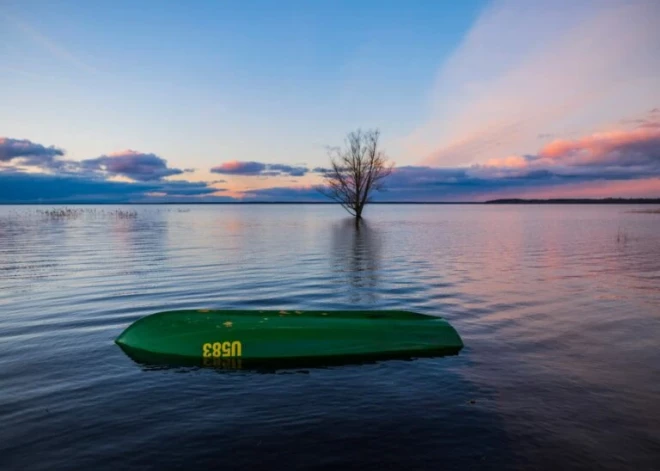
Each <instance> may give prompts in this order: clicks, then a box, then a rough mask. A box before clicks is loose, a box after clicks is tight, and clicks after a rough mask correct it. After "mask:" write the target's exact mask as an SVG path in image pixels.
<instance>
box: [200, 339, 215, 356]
mask: <svg viewBox="0 0 660 471" xmlns="http://www.w3.org/2000/svg"><path fill="white" fill-rule="evenodd" d="M202 352H203V356H204V358H211V356H212V355H211V353H212V352H213V347H212V346H211V344H210V343H205V344H204V345H202Z"/></svg>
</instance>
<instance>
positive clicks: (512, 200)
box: [0, 198, 660, 206]
mask: <svg viewBox="0 0 660 471" xmlns="http://www.w3.org/2000/svg"><path fill="white" fill-rule="evenodd" d="M268 204H278V205H310V204H315V205H316V204H334V205H337V204H338V203H335V202H333V201H163V202H157V201H153V202H107V201H91V202H90V201H86V202H72V201H67V202H61V201H60V202H58V201H54V202H16V203H0V205H1V206H27V205H31V206H48V205H58V206H66V205H77V206H78V205H87V206H89V205H95V206H99V205H132V206H148V205H268ZM369 204H373V205H378V204H390V205H392V204H399V205H401V204H402V205H411V204H416V205H422V204H423V205H457V204H461V205H466V204H469V205H483V204H660V198H601V199H588V198H585V199H582V198H556V199H521V198H510V199H495V200H487V201H374V202H372V203H369Z"/></svg>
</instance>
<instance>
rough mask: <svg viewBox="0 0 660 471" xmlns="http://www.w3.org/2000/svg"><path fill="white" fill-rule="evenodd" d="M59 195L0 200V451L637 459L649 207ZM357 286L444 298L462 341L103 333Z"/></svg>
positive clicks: (357, 463) (421, 464) (317, 302)
mask: <svg viewBox="0 0 660 471" xmlns="http://www.w3.org/2000/svg"><path fill="white" fill-rule="evenodd" d="M72 207H73V206H72ZM80 208H83V209H85V210H86V212H85V213H84V214H82V215H80V216H79V217H71V218H57V217H56V218H53V217H48V216H45V215H44V214H41V213H39V212H38V210H46V209H51V208H50V207H36V206H33V207H30V206H14V207H12V206H0V385H1V388H0V424H1V425H0V468H1V469H3V470H4V469H8V470H14V469H15V470H27V469H29V470H32V469H48V470H53V469H74V468H75V469H95V470H97V469H113V470H114V469H138V468H139V469H150V468H151V469H158V470H162V469H179V468H180V469H184V468H185V469H208V468H210V467H217V468H219V469H244V470H249V469H273V468H277V469H314V470H316V469H406V470H408V469H432V470H439V469H443V470H448V469H461V470H466V469H516V470H529V469H540V470H557V469H562V470H567V469H585V470H586V469H606V470H609V469H612V470H620V469H636V470H642V469H643V470H647V469H648V470H650V469H659V463H660V348H659V344H660V214H636V213H632V212H630V210H631V209H635V208H634V207H624V206H371V207H369V208H368V209H367V211H366V217H367V220H366V224H365V225H364V226H363V227H362V229H360V231H356V230H355V228H354V225H352V224H351V223H350V221H349V220H347V219H346V216H345V215H346V213H344V212H342V211H343V210H341V208H338V207H334V206H311V205H310V206H266V205H263V206H247V207H245V206H137V207H136V206H130V207H119V206H117V207H112V206H100V207H89V206H87V207H80ZM116 209H123V210H128V211H136V212H137V216H136V217H130V218H122V217H117V216H116V215H114V214H111V212H112V211H114V210H116ZM360 307H364V308H370V309H373V308H400V309H406V310H415V311H418V312H423V313H427V314H435V315H442V316H444V317H446V318H447V319H449V320H450V322H451V323H452V324H453V325H454V326H455V327H456V328H457V329H458V331H459V332H460V334H461V335H462V337H463V339H464V341H465V343H466V347H465V349H464V350H463V351H462V352H461V353H460V355H458V356H454V357H444V358H433V359H421V360H416V361H390V362H382V363H378V364H372V365H355V366H343V367H334V368H328V369H309V370H305V371H297V370H296V371H280V372H276V373H273V374H260V373H250V372H222V371H216V370H210V369H197V370H195V369H174V368H173V369H153V368H151V369H150V368H146V367H143V366H140V365H137V364H136V363H134V362H132V361H131V360H130V359H129V358H128V357H127V356H126V355H125V354H124V353H123V352H122V351H121V350H120V349H119V348H118V347H117V346H116V345H115V344H114V343H113V340H114V338H115V337H116V336H117V335H119V333H120V332H121V331H122V330H123V329H124V328H125V327H127V326H128V325H129V324H130V323H131V322H132V321H135V320H136V319H138V318H140V317H141V316H144V315H147V314H150V313H153V312H157V311H159V310H166V309H173V308H191V309H196V308H218V309H230V308H250V309H252V308H268V309H343V308H360Z"/></svg>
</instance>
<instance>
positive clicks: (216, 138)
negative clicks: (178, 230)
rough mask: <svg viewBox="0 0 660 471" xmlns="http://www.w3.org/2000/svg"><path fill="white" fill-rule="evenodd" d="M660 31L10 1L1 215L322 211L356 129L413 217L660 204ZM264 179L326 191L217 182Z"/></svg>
mask: <svg viewBox="0 0 660 471" xmlns="http://www.w3.org/2000/svg"><path fill="white" fill-rule="evenodd" d="M576 3H577V5H576ZM658 21H660V4H659V3H658V2H656V1H653V0H648V1H646V0H639V1H635V0H633V1H632V2H624V1H616V0H600V1H595V0H594V1H589V0H585V1H584V2H568V1H563V0H558V1H553V2H550V1H539V2H525V1H523V0H518V1H516V0H507V1H484V0H478V1H477V0H469V1H462V2H453V1H434V2H431V1H429V2H400V1H399V2H383V1H380V2H375V1H360V2H348V1H345V2H339V1H333V2H329V1H326V2H321V1H319V2H286V1H281V2H279V1H278V2H275V1H271V2H265V1H260V2H256V1H250V2H238V1H237V2H228V1H227V2H223V1H192V2H174V1H158V2H157V1H141V2H127V1H113V2H110V1H94V2H73V1H58V2H52V1H36V0H23V1H13V0H5V1H4V2H3V3H2V5H0V139H4V140H3V141H0V201H5V202H15V201H32V200H35V195H38V196H39V198H37V199H38V200H39V201H55V200H61V199H62V198H65V199H66V198H68V200H69V201H77V200H81V201H82V200H85V199H86V198H91V196H90V194H89V192H87V193H86V192H84V191H82V190H81V189H80V188H92V187H93V186H94V184H98V185H99V186H98V191H96V192H95V193H94V198H98V199H101V200H102V199H103V198H104V195H106V196H107V199H108V200H116V199H117V198H118V196H117V194H122V195H124V197H123V200H127V201H137V200H145V199H151V200H164V199H168V198H169V199H176V198H179V199H181V198H187V199H194V198H203V199H206V200H212V199H214V198H215V199H218V200H222V199H226V198H237V199H255V198H256V199H291V200H299V199H301V198H302V199H304V198H311V199H315V198H316V197H317V195H315V193H314V192H313V191H311V190H310V187H311V186H312V185H314V184H316V183H318V182H319V181H320V180H319V178H320V177H319V175H318V174H315V173H314V172H312V171H311V169H313V168H314V167H318V166H323V165H327V161H328V158H327V155H326V153H325V150H324V146H326V145H337V144H341V142H342V140H343V138H344V136H345V135H346V133H347V132H349V131H351V130H354V129H356V128H359V127H362V128H379V129H380V131H381V133H382V144H383V146H384V148H385V150H386V151H387V153H388V155H390V157H391V158H392V160H394V161H395V162H396V164H397V168H398V169H399V170H398V172H399V175H396V174H395V175H393V177H394V178H393V179H392V180H393V182H394V183H396V182H402V181H404V180H405V181H409V178H408V177H410V176H411V175H417V176H419V179H418V180H416V184H414V185H412V186H410V187H396V186H394V187H392V190H393V192H392V193H390V194H389V195H388V196H392V195H396V198H398V199H403V200H405V199H411V198H413V199H415V198H420V197H423V198H424V199H428V200H451V199H465V198H469V199H484V198H487V197H490V196H493V195H500V194H501V195H506V196H510V195H513V194H515V195H518V194H521V195H522V193H520V191H521V188H522V189H524V190H525V193H524V196H528V195H538V196H543V195H544V194H547V195H552V196H557V195H565V196H600V195H601V193H602V196H610V195H614V196H616V195H620V196H626V195H629V196H660V183H659V182H660V180H658V177H659V176H660V168H659V167H660V163H659V162H658V156H657V153H656V152H655V149H656V147H655V146H656V144H657V143H658V142H660V141H659V140H658V138H659V136H657V135H656V134H657V132H656V131H657V130H658V129H659V128H658V127H655V124H657V121H658V119H659V117H658V113H655V112H654V111H653V110H654V109H656V108H657V107H658V106H660V90H659V86H658V83H660V74H659V72H660V63H659V62H658V61H659V59H658V57H660V47H659V46H658V45H659V44H660V36H659V35H658V32H657V24H658ZM613 31H615V32H616V33H617V34H612V32H613ZM635 120H637V122H635ZM640 127H642V128H643V130H642V131H640ZM612 133H619V134H612ZM620 133H628V134H625V135H622V134H620ZM630 133H632V134H630ZM594 136H596V137H594ZM598 136H600V137H598ZM631 136H632V137H631ZM590 139H591V140H590ZM594 139H595V141H594ZM603 139H604V141H603ZM558 140H564V141H571V142H574V143H575V145H574V146H572V147H571V146H568V147H566V148H567V149H569V150H568V151H567V152H568V153H567V154H565V155H561V156H556V155H554V154H552V153H551V152H550V153H548V152H547V149H546V147H547V146H549V145H551V144H552V143H553V142H554V141H558ZM640 145H642V147H644V149H650V151H649V152H650V153H648V155H646V154H645V159H642V160H643V166H642V167H639V165H638V166H637V167H638V171H637V172H636V173H635V172H630V171H628V172H618V173H617V172H615V170H616V169H615V168H614V167H617V168H618V167H621V168H623V167H626V168H628V170H629V167H631V165H629V164H628V163H627V162H629V161H630V159H635V158H637V157H635V156H633V155H632V154H631V153H633V151H634V152H638V150H639V147H640ZM36 146H41V148H39V147H36ZM50 146H54V147H55V148H57V149H60V150H61V151H62V152H61V154H62V155H60V153H59V152H58V153H52V152H51V153H50V154H49V152H48V151H43V150H38V151H35V149H48V148H49V147H50ZM26 152H27V154H26ZM29 152H37V154H30V153H29ZM576 153H579V154H580V156H579V157H580V159H582V160H580V159H578V160H579V162H578V163H577V164H576V155H577V154H576ZM550 154H552V157H548V156H549V155H550ZM569 154H570V155H569ZM586 154H589V155H586ZM614 154H616V156H615V157H616V158H614V157H613V156H614ZM3 155H4V157H3ZM635 155H636V154H635ZM533 156H536V157H539V156H545V157H543V158H534V157H533ZM44 159H45V160H44ZM506 159H509V160H506ZM613 159H614V160H613ZM63 161H65V162H64V163H63ZM593 161H598V162H600V164H598V165H594V164H593ZM635 161H636V162H637V160H635ZM58 162H59V163H58ZM66 162H68V163H66ZM251 162H252V163H254V162H257V163H260V164H264V165H266V166H268V165H271V166H272V165H276V166H277V165H279V166H282V167H281V168H284V167H297V168H301V167H303V168H308V169H309V170H310V171H309V172H303V174H302V175H301V174H300V172H297V173H296V172H294V173H295V174H291V172H288V173H287V172H286V171H285V172H282V173H281V174H280V175H274V174H273V172H270V173H269V174H268V175H255V174H254V173H245V174H241V173H240V172H238V173H237V172H235V171H234V172H231V173H218V171H217V170H218V169H222V168H226V165H227V164H228V163H230V164H232V165H233V167H232V168H248V167H249V163H251ZM590 162H591V163H590ZM603 162H605V164H603ZM223 165H224V166H225V167H223ZM241 165H243V166H244V167H241ZM213 168H215V169H216V171H211V169H213ZM420 168H423V169H429V170H428V171H427V172H422V173H420V172H419V169H420ZM585 168H587V170H585ZM136 169H137V170H136ZM457 170H460V172H459V173H460V174H461V175H466V177H465V178H469V179H470V182H469V184H467V183H466V182H465V181H463V180H461V179H455V180H454V181H449V180H447V178H446V175H448V174H450V173H451V172H454V171H457ZM539 170H543V171H545V172H546V174H548V173H547V172H550V173H549V174H548V175H550V177H552V178H548V179H547V180H539V179H538V175H540V174H539V173H538V172H539ZM152 171H153V173H150V172H152ZM514 171H517V172H518V173H517V174H516V175H515V178H518V179H521V178H522V179H525V177H526V176H529V175H532V174H533V175H536V177H535V178H529V179H528V180H525V181H526V183H525V184H524V185H523V186H522V187H521V186H520V185H518V184H512V183H511V178H512V172H514ZM447 172H449V173H447ZM461 172H462V173H461ZM502 172H504V173H506V175H505V177H506V178H503V177H502V175H501V174H502ZM521 172H522V173H521ZM533 172H536V173H533ZM136 175H137V176H138V177H137V178H136ZM421 175H426V176H428V175H436V176H437V178H436V179H435V180H431V181H429V180H428V179H427V178H421ZM452 175H454V174H452ZM404 176H405V177H406V178H404ZM568 177H570V178H568ZM79 179H82V180H84V182H81V180H79ZM438 179H439V180H438ZM10 180H11V181H13V182H14V183H13V184H11V185H10V184H9V182H10ZM3 181H5V182H6V184H5V185H4V189H1V187H2V186H3V183H2V182H3ZM19 181H20V182H21V184H20V185H17V183H16V182H19ZM517 181H519V180H517ZM30 182H32V184H33V185H34V186H35V188H34V189H30V191H27V190H26V191H25V193H24V194H22V190H21V188H27V187H28V186H29V185H30ZM72 182H73V183H72ZM172 182H178V183H176V185H178V186H177V188H182V187H183V186H185V185H186V184H189V186H190V188H191V190H190V192H181V191H179V192H178V193H171V192H170V190H171V187H172V185H171V183H172ZM186 182H188V183H186ZM482 183H483V185H482ZM113 185H117V186H116V187H113ZM131 185H135V186H131ZM139 185H142V187H140V186H139ZM145 185H146V186H148V187H149V188H148V191H147V190H145V188H143V187H144V186H145ZM419 185H426V186H424V187H423V188H420V186H419ZM576 185H577V186H576ZM62 186H63V187H64V188H60V187H62ZM200 186H202V187H204V188H205V189H204V190H203V191H199V192H196V191H195V190H194V189H199V188H200ZM55 187H57V191H54V190H53V191H50V190H49V188H55ZM109 187H113V188H114V189H113V190H112V191H110V190H108V188H109ZM9 188H11V193H10V192H9ZM66 188H69V189H70V191H68V192H67V191H66ZM406 188H407V189H406ZM479 188H483V189H484V191H483V192H480V191H479ZM122 189H129V190H130V191H129V190H126V191H125V192H122V191H123V190H122ZM212 190H217V191H212ZM413 190H414V191H413ZM49 191H50V192H49ZM90 191H91V190H90ZM40 192H41V193H40ZM544 192H545V193H544ZM185 193H192V194H185ZM63 195H65V196H63Z"/></svg>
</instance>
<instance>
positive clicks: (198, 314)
mask: <svg viewBox="0 0 660 471" xmlns="http://www.w3.org/2000/svg"><path fill="white" fill-rule="evenodd" d="M115 342H116V343H117V344H118V345H119V346H120V347H121V348H122V350H123V351H124V352H125V353H126V354H127V355H128V356H129V357H131V358H132V359H133V360H134V361H136V362H138V363H141V364H149V365H153V364H157V365H164V364H167V365H195V366H210V367H220V368H228V369H245V368H250V367H253V366H255V367H260V366H274V367H277V366H282V367H286V366H315V365H335V364H349V363H356V362H357V363H363V362H372V361H378V360H382V359H390V358H392V359H393V358H416V357H428V356H445V355H455V354H458V352H459V351H460V350H461V349H462V348H463V341H462V340H461V337H460V336H459V335H458V333H457V332H456V330H455V329H454V328H453V327H452V326H451V325H450V324H449V323H448V322H447V321H446V320H445V319H443V318H441V317H437V316H429V315H424V314H418V313H414V312H408V311H267V310H262V311H257V310H252V311H241V310H236V311H219V310H205V309H202V310H185V311H167V312H159V313H156V314H152V315H149V316H146V317H143V318H141V319H139V320H137V321H135V322H134V323H133V324H131V325H130V326H129V327H128V328H126V330H124V332H122V334H121V335H120V336H119V337H118V338H117V339H116V340H115Z"/></svg>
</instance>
